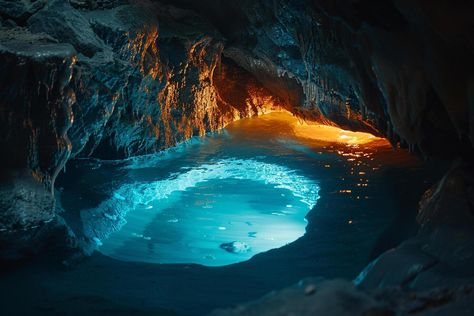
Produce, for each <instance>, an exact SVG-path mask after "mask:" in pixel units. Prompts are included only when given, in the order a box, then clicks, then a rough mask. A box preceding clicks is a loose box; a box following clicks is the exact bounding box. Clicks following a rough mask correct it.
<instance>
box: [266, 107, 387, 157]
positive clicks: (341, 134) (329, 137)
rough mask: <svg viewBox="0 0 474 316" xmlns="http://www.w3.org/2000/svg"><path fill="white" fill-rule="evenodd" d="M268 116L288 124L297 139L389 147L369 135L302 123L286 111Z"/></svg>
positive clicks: (345, 154) (358, 153) (358, 154)
mask: <svg viewBox="0 0 474 316" xmlns="http://www.w3.org/2000/svg"><path fill="white" fill-rule="evenodd" d="M268 115H269V116H268V118H269V119H276V120H284V121H287V122H288V123H290V125H291V127H292V129H293V133H294V135H295V136H296V137H299V138H305V139H310V140H316V141H321V142H326V143H338V144H344V145H349V146H354V147H355V146H358V145H366V144H371V145H372V144H373V145H380V146H386V145H389V143H388V141H387V140H385V139H383V138H380V137H377V136H374V135H372V134H369V133H362V132H352V131H347V130H343V129H340V128H338V127H335V126H327V125H320V124H311V123H307V122H302V121H300V120H298V119H297V118H296V117H295V116H293V115H292V114H291V113H290V112H287V111H278V112H273V113H270V114H268ZM340 154H342V155H343V156H350V157H355V158H359V157H361V156H366V155H367V154H365V153H364V152H362V151H357V152H348V153H347V152H342V151H341V152H340Z"/></svg>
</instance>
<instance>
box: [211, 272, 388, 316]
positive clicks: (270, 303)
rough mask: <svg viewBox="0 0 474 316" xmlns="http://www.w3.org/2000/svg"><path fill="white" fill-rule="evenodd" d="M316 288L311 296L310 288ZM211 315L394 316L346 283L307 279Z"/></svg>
mask: <svg viewBox="0 0 474 316" xmlns="http://www.w3.org/2000/svg"><path fill="white" fill-rule="evenodd" d="M308 287H314V288H315V290H314V291H311V295H308V293H307V290H306V289H307V288H308ZM210 315H213V316H224V315H225V316H230V315H248V316H251V315H262V316H264V315H301V316H305V315H331V316H332V315H334V316H342V315H373V316H375V315H377V316H389V315H395V313H394V312H393V311H392V310H391V309H390V308H389V307H388V305H386V304H385V303H383V302H379V301H377V300H376V299H374V298H372V297H371V296H369V295H368V294H366V293H364V292H362V291H360V290H358V289H356V288H355V287H354V286H353V285H352V284H351V283H350V282H348V281H344V280H332V281H321V280H316V279H314V280H313V279H308V280H304V281H302V282H300V283H299V284H298V285H296V286H293V287H289V288H286V289H283V290H281V291H277V292H274V293H271V294H268V295H267V296H265V297H263V298H262V299H260V300H258V301H255V302H253V303H249V304H244V305H239V306H237V307H235V308H233V309H228V310H218V311H215V312H213V313H211V314H210Z"/></svg>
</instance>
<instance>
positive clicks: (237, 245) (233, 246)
mask: <svg viewBox="0 0 474 316" xmlns="http://www.w3.org/2000/svg"><path fill="white" fill-rule="evenodd" d="M220 247H221V248H222V249H224V250H225V251H227V252H230V253H237V254H238V253H246V252H249V251H251V248H250V246H249V245H247V244H246V243H244V242H242V241H232V242H227V243H223V244H221V245H220Z"/></svg>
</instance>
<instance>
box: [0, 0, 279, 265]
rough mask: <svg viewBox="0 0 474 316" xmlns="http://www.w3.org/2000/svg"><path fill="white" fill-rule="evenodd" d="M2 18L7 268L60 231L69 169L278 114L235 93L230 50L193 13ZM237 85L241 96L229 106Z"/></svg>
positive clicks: (124, 6)
mask: <svg viewBox="0 0 474 316" xmlns="http://www.w3.org/2000/svg"><path fill="white" fill-rule="evenodd" d="M99 2H100V3H99ZM0 16H1V17H2V20H1V23H2V25H3V26H2V27H1V28H0V39H1V44H0V83H1V85H2V91H1V95H2V99H1V100H0V126H1V127H0V128H1V135H2V137H1V139H0V141H1V143H0V145H1V146H2V148H4V149H5V150H6V152H8V154H6V155H2V157H1V159H2V164H1V170H0V172H1V179H2V181H1V188H0V196H1V201H0V203H1V207H2V212H1V214H0V218H1V221H0V239H1V240H3V241H5V242H2V243H1V245H2V246H3V248H2V255H3V254H5V255H4V256H5V257H10V256H11V257H12V258H14V257H17V256H21V251H20V252H18V251H17V248H21V249H23V248H28V245H27V244H28V240H29V239H28V238H26V237H25V244H24V245H23V242H22V245H19V244H18V243H16V242H13V240H15V239H18V238H17V237H15V236H18V235H21V236H30V237H31V238H33V239H34V238H36V237H34V236H35V235H36V234H38V232H39V231H45V230H46V231H47V230H48V229H49V228H48V227H49V226H53V228H55V227H56V225H57V224H58V223H57V221H58V220H60V219H58V218H56V210H55V200H54V180H55V178H56V176H57V175H58V173H59V172H60V171H61V170H62V169H63V168H65V163H66V161H67V160H68V159H69V158H75V157H83V156H94V157H98V158H104V159H120V158H126V157H130V156H134V155H140V154H146V153H152V152H156V151H159V150H161V149H164V148H167V147H170V146H173V145H175V144H176V143H178V142H181V141H183V140H185V139H188V138H190V137H192V136H195V135H203V134H204V133H206V132H208V131H212V130H216V129H219V128H222V127H224V126H225V125H226V124H227V123H229V122H231V121H233V120H235V119H239V118H242V117H247V116H252V115H256V114H258V113H261V112H262V111H266V110H268V109H272V108H276V107H278V106H279V103H278V102H276V98H275V97H273V96H271V95H270V94H269V92H268V91H266V90H265V89H264V88H263V87H261V85H260V84H259V83H258V82H257V81H256V80H252V78H251V76H249V75H247V77H248V79H249V80H248V82H246V83H243V84H242V83H239V82H238V81H239V80H241V79H240V78H236V77H235V76H236V73H238V72H239V71H240V70H239V69H238V67H236V66H235V65H234V66H225V65H224V66H223V65H222V63H221V55H222V50H223V48H224V42H223V41H224V39H223V38H222V36H221V35H220V34H219V33H218V32H217V31H216V30H215V29H214V28H213V27H212V26H211V25H210V24H209V23H208V22H207V21H206V20H205V19H203V18H202V17H200V16H198V15H196V14H195V13H193V12H191V11H187V10H182V9H177V8H174V7H171V6H167V5H162V4H153V3H151V2H147V1H131V3H130V4H128V3H125V2H124V1H98V2H94V1H92V2H91V1H72V2H71V3H69V2H68V1H59V0H58V1H48V2H46V1H43V2H41V1H37V2H36V1H31V2H30V1H16V2H10V1H0ZM229 85H233V86H235V89H244V91H243V92H239V91H237V92H235V93H234V94H233V95H232V99H229V98H230V97H231V94H229V93H228V92H230V91H228V86H229ZM219 89H220V90H219ZM47 223H52V224H49V225H47ZM20 239H21V240H23V238H20ZM23 246H24V247H23ZM10 250H11V253H10ZM30 250H31V249H30Z"/></svg>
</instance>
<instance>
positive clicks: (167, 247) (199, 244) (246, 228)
mask: <svg viewBox="0 0 474 316" xmlns="http://www.w3.org/2000/svg"><path fill="white" fill-rule="evenodd" d="M150 159H152V160H153V159H154V161H155V162H158V161H160V159H156V157H151V158H150ZM144 161H146V163H143V162H144ZM149 163H150V161H147V160H143V159H141V160H140V161H136V162H134V163H133V164H132V165H128V166H127V168H128V169H132V170H136V171H137V170H140V169H142V168H140V166H142V167H143V168H149V167H150V165H149ZM318 190H319V187H318V185H317V184H316V183H315V182H314V181H312V180H310V179H308V178H306V177H304V176H302V175H300V174H298V172H296V171H295V170H291V169H288V168H285V167H282V166H280V165H277V164H270V163H265V162H262V161H259V160H255V159H222V160H218V161H213V162H210V163H207V164H201V165H198V166H195V167H181V169H180V172H174V173H172V174H171V175H170V176H169V177H165V178H164V179H161V180H158V181H151V182H133V183H129V184H125V185H123V186H121V187H120V188H119V189H117V190H115V191H114V192H113V194H112V197H111V198H110V199H108V200H106V201H104V202H103V203H101V205H100V207H99V208H97V209H96V210H95V212H94V211H92V212H91V211H88V212H83V215H82V216H83V217H85V218H84V220H85V222H90V221H91V220H92V221H93V220H94V217H99V218H102V220H105V221H109V222H114V223H115V224H114V225H115V228H116V229H114V230H115V231H113V232H112V233H110V234H107V235H103V236H100V238H98V237H97V242H98V243H99V244H100V251H101V252H102V253H104V254H106V255H108V256H111V257H114V258H116V259H120V260H127V261H145V262H154V263H198V264H203V265H211V266H216V265H227V264H232V263H236V262H240V261H244V260H248V259H250V258H251V257H252V256H254V255H255V254H257V253H260V252H264V251H267V250H270V249H273V248H278V247H281V246H284V245H285V244H288V243H290V242H292V241H295V240H296V239H298V238H299V237H301V236H302V235H304V233H305V227H306V220H305V215H306V214H307V213H308V212H309V210H311V208H312V207H313V206H314V205H315V204H316V201H317V199H318ZM87 217H92V219H91V218H87Z"/></svg>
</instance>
